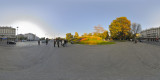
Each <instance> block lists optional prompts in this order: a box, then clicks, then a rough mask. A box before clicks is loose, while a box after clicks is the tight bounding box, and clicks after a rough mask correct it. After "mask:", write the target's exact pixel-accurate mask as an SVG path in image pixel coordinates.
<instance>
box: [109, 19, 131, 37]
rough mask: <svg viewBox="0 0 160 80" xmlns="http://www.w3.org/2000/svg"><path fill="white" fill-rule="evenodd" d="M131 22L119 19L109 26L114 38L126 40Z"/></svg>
mask: <svg viewBox="0 0 160 80" xmlns="http://www.w3.org/2000/svg"><path fill="white" fill-rule="evenodd" d="M130 26H131V22H130V20H128V19H127V18H126V17H118V18H116V19H115V20H113V22H112V23H111V24H110V25H109V30H110V33H111V37H112V38H116V39H125V38H126V36H127V35H128V32H129V31H130V30H131V28H130Z"/></svg>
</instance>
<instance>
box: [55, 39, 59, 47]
mask: <svg viewBox="0 0 160 80" xmlns="http://www.w3.org/2000/svg"><path fill="white" fill-rule="evenodd" d="M56 41H57V46H58V47H59V39H57V40H56Z"/></svg>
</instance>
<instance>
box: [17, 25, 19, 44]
mask: <svg viewBox="0 0 160 80" xmlns="http://www.w3.org/2000/svg"><path fill="white" fill-rule="evenodd" d="M18 28H19V27H18V26H17V42H18Z"/></svg>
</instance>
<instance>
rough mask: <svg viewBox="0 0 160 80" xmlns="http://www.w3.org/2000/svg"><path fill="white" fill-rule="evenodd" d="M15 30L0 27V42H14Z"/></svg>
mask: <svg viewBox="0 0 160 80" xmlns="http://www.w3.org/2000/svg"><path fill="white" fill-rule="evenodd" d="M15 40H16V29H15V28H12V27H8V26H0V42H7V41H15Z"/></svg>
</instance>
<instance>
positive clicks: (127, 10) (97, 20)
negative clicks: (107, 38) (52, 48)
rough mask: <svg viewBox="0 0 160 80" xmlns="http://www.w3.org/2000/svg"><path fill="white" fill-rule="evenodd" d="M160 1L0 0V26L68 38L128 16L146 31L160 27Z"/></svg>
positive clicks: (45, 35)
mask: <svg viewBox="0 0 160 80" xmlns="http://www.w3.org/2000/svg"><path fill="white" fill-rule="evenodd" d="M159 3H160V1H158V0H0V26H11V27H14V28H16V27H19V28H18V31H17V34H25V33H34V34H36V35H37V36H39V37H49V38H54V37H58V36H60V37H65V34H66V33H72V34H74V33H75V32H78V33H79V35H82V34H83V33H90V32H94V26H97V25H101V26H102V27H104V29H106V30H109V25H110V24H111V22H112V21H113V20H115V19H116V18H117V17H127V18H128V19H129V20H130V21H131V23H139V24H141V26H142V29H143V30H145V29H148V28H152V27H159V26H160V5H159Z"/></svg>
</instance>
